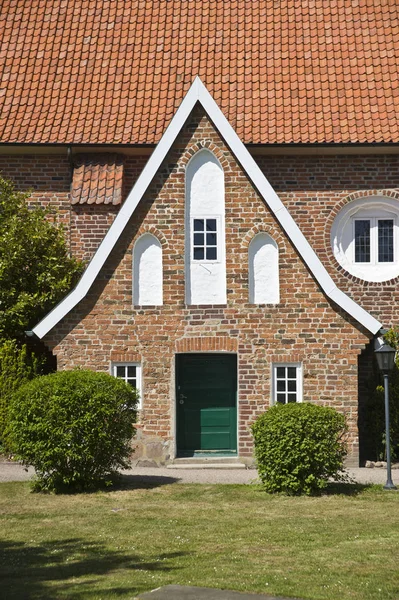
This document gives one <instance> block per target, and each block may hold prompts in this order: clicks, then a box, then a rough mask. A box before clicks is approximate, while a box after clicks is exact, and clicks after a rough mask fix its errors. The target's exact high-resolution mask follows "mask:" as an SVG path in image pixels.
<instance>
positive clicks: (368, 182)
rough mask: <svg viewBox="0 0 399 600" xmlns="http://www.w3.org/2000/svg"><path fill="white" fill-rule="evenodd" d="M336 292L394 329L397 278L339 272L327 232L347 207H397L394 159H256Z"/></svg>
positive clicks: (397, 161) (398, 174) (398, 179)
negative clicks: (383, 202) (359, 201)
mask: <svg viewBox="0 0 399 600" xmlns="http://www.w3.org/2000/svg"><path fill="white" fill-rule="evenodd" d="M256 160H257V162H258V164H259V166H260V167H261V169H262V171H263V172H264V174H265V175H266V177H267V178H268V179H269V182H270V184H271V185H272V186H273V187H274V189H275V190H276V192H277V193H278V194H279V196H280V198H281V199H282V201H283V202H284V204H285V206H286V207H287V209H288V210H289V211H290V213H291V215H292V216H293V217H294V219H295V220H296V222H297V223H298V225H299V227H300V228H301V230H302V232H303V233H304V235H305V236H306V238H307V239H308V241H309V243H310V244H311V246H312V247H313V249H314V250H315V251H316V252H317V254H318V256H319V258H320V259H321V261H322V263H323V264H324V266H325V267H326V268H327V270H328V271H329V273H330V275H331V277H332V278H333V280H334V282H335V283H336V284H337V286H338V287H339V288H340V289H341V290H342V291H344V292H346V293H347V294H348V295H349V296H350V297H351V298H353V300H355V302H357V303H358V304H360V305H361V306H363V308H365V309H366V310H367V311H369V312H370V313H371V314H373V315H374V316H375V317H376V318H377V319H379V320H381V322H382V323H383V325H384V326H385V327H390V326H391V325H394V324H399V277H397V278H395V279H394V280H391V281H388V282H384V283H371V282H366V281H362V280H360V279H357V278H356V277H353V276H352V275H350V274H349V273H347V272H345V271H343V269H342V267H340V265H339V264H338V263H337V261H336V260H335V258H334V256H333V254H332V250H331V242H330V236H331V226H332V223H333V221H334V218H335V216H336V215H337V213H338V212H339V210H340V208H342V207H343V206H344V205H345V204H346V203H347V202H348V201H350V200H351V199H354V198H357V197H359V196H361V195H364V196H367V195H369V194H371V193H376V192H378V193H382V194H386V195H387V196H390V197H392V196H394V197H396V198H397V199H398V201H399V155H385V156H381V155H372V156H353V155H344V156H282V157H271V156H270V157H269V156H262V157H256Z"/></svg>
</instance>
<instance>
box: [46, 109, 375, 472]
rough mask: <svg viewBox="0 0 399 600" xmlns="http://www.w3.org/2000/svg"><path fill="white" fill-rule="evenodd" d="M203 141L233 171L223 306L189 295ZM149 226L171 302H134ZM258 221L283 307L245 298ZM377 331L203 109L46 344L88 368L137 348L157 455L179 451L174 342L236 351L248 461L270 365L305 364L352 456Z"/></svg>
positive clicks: (309, 387)
mask: <svg viewBox="0 0 399 600" xmlns="http://www.w3.org/2000/svg"><path fill="white" fill-rule="evenodd" d="M202 147H207V148H209V149H210V150H212V151H213V152H214V153H215V155H216V156H217V158H218V159H219V160H220V162H221V164H222V167H223V169H224V173H225V199H226V244H227V247H226V257H227V261H226V267H227V299H228V301H227V305H220V306H186V305H185V287H184V286H185V279H184V254H185V250H184V247H185V226H184V221H185V218H184V217H185V166H186V164H187V162H188V160H189V158H190V157H191V156H192V155H193V154H194V153H195V152H196V151H197V150H199V149H200V148H202ZM276 187H277V186H276ZM149 228H150V230H151V231H152V232H155V233H154V235H157V232H158V235H159V237H160V241H161V244H162V250H163V266H164V304H163V306H161V307H136V306H132V249H133V246H134V243H135V240H136V239H137V238H138V237H139V236H140V235H141V234H142V233H143V232H144V231H145V230H149ZM257 231H267V232H268V233H269V234H270V235H271V236H272V237H273V239H274V240H275V241H276V242H277V244H278V246H279V256H280V286H281V300H280V303H279V304H278V305H251V304H249V302H248V267H247V265H248V245H249V242H250V240H251V239H252V237H253V235H254V234H255V233H256V232H257ZM216 339H217V340H219V341H218V342H216V341H214V340H216ZM368 339H369V338H368V334H367V333H366V332H365V331H362V330H361V328H360V327H359V326H358V325H357V324H356V323H354V322H353V321H352V320H351V318H350V317H349V316H348V315H346V314H344V313H342V311H341V310H340V309H338V308H337V307H335V306H332V305H331V303H330V302H329V301H327V299H326V298H325V296H324V295H323V294H322V292H321V291H320V289H319V287H318V286H317V284H316V283H315V281H314V279H313V277H312V276H311V275H310V273H309V272H308V270H307V268H306V267H305V265H304V264H303V262H302V261H301V259H300V258H299V256H298V254H297V252H296V250H295V249H294V248H293V246H292V245H291V243H290V242H289V240H288V239H287V237H286V236H285V234H284V232H283V231H282V230H281V228H280V227H279V226H278V224H277V223H276V221H275V219H274V218H273V216H272V215H271V214H270V212H269V210H268V208H267V206H265V204H264V203H263V201H261V200H260V198H259V196H258V194H257V192H256V191H255V190H254V189H253V187H252V186H251V184H250V183H249V181H248V180H247V178H246V176H245V174H244V173H243V172H242V170H241V168H240V167H239V166H238V165H237V163H236V161H235V160H234V158H233V156H232V155H231V153H230V151H229V149H228V148H227V147H226V146H225V145H224V143H223V142H222V140H221V139H220V137H219V135H218V134H217V132H216V131H215V130H214V129H213V126H212V125H211V124H210V123H209V121H208V120H207V118H206V117H205V116H204V115H203V113H202V112H201V111H199V110H196V111H194V113H193V115H192V118H191V119H190V120H189V122H188V123H187V124H186V126H185V128H184V129H183V131H182V132H181V134H180V135H179V137H178V139H177V140H176V142H175V144H174V146H173V148H172V150H171V151H170V153H169V154H168V156H167V158H166V159H165V161H164V164H163V165H162V166H161V168H160V169H159V172H158V174H157V176H156V177H155V178H154V180H153V182H152V184H151V185H150V187H149V189H148V190H147V193H146V194H145V196H144V198H143V199H142V201H141V202H140V204H139V206H138V207H137V210H136V212H135V214H134V215H133V217H132V219H131V220H130V222H129V224H128V225H127V227H126V228H125V231H124V233H123V235H122V236H121V238H120V240H119V242H118V243H117V245H116V247H115V248H114V250H113V251H112V253H111V255H110V257H109V258H108V260H107V262H106V264H105V266H104V267H103V269H102V271H101V273H100V274H99V277H98V279H97V281H96V283H95V284H94V285H93V287H92V289H91V291H90V293H89V294H88V296H87V297H86V299H85V300H83V301H82V302H81V303H80V304H79V305H78V306H77V307H76V308H75V309H74V310H73V311H71V313H70V314H69V315H67V317H65V319H64V320H63V321H62V322H61V323H60V324H59V325H58V326H57V327H56V328H55V329H54V330H53V331H52V332H50V333H49V334H48V336H47V338H46V343H47V344H48V345H49V346H50V347H51V348H52V349H53V351H54V353H55V354H56V355H57V357H58V366H59V368H62V369H65V368H73V367H76V366H82V367H86V368H91V369H96V370H104V371H109V366H110V361H111V360H112V357H114V356H118V360H121V357H123V356H125V357H126V358H125V360H128V357H130V356H132V355H134V356H135V357H139V358H140V361H141V363H142V370H143V409H142V411H141V435H143V436H144V437H145V436H147V437H148V439H151V440H152V443H153V441H154V439H158V440H159V443H160V447H161V446H162V448H163V450H162V452H163V455H162V456H159V457H158V458H157V460H161V461H162V460H165V458H166V457H167V456H173V455H174V452H175V447H174V414H175V405H174V396H175V391H174V388H175V381H174V379H175V372H174V361H175V354H176V352H186V351H187V352H190V351H220V352H223V351H233V352H237V355H238V378H239V389H238V413H239V416H238V429H239V455H240V456H241V457H242V458H243V459H247V460H250V457H251V456H252V439H251V435H250V431H249V426H250V424H251V422H252V421H253V420H254V419H255V418H256V416H257V415H258V414H259V413H260V412H262V411H263V410H265V409H266V408H267V407H268V406H269V405H270V385H271V381H270V379H271V365H272V363H273V362H302V363H303V372H304V390H303V395H304V400H305V401H311V402H315V403H322V404H324V405H329V406H334V407H336V408H337V409H338V410H341V411H343V412H345V414H346V415H347V418H348V423H349V429H350V433H349V444H350V452H351V456H352V458H353V460H354V461H355V460H356V457H357V454H358V433H357V417H358V410H357V375H358V369H357V361H358V355H359V354H360V352H361V351H362V350H363V349H364V347H365V345H366V344H367V343H368ZM206 340H209V341H206ZM222 340H225V341H222ZM213 345H215V347H214V348H213ZM114 360H115V359H114Z"/></svg>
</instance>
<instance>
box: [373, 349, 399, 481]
mask: <svg viewBox="0 0 399 600" xmlns="http://www.w3.org/2000/svg"><path fill="white" fill-rule="evenodd" d="M395 353H396V351H395V349H394V348H392V346H390V345H389V344H386V343H385V342H384V343H383V345H382V346H381V347H380V348H378V350H376V351H375V355H376V358H377V363H378V368H379V369H380V371H382V372H383V374H384V398H385V444H386V451H387V482H386V484H385V485H384V490H396V489H397V488H396V486H395V485H394V483H393V481H392V473H391V440H390V426H389V378H388V373H389V371H392V369H393V367H394V364H395Z"/></svg>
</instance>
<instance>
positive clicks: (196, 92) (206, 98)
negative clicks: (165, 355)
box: [33, 77, 381, 338]
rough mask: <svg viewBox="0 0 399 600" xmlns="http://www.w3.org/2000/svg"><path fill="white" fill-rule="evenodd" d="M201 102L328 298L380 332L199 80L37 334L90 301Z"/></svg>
mask: <svg viewBox="0 0 399 600" xmlns="http://www.w3.org/2000/svg"><path fill="white" fill-rule="evenodd" d="M196 102H199V103H200V104H201V105H202V107H203V108H204V110H205V112H206V113H207V115H208V117H209V118H210V119H211V121H212V122H213V124H214V126H215V127H216V129H217V130H218V132H219V133H220V135H221V137H222V138H223V139H224V141H225V142H226V144H227V145H228V146H229V147H230V150H231V151H232V153H233V154H234V156H235V157H236V159H237V160H238V162H239V163H240V164H241V166H242V168H243V169H244V171H245V172H246V174H247V176H248V177H249V179H250V180H251V182H252V183H253V185H254V186H255V188H256V189H257V190H258V192H259V194H260V195H261V196H262V197H263V199H264V201H265V202H266V204H267V205H268V207H269V208H270V210H271V211H272V212H273V214H274V215H275V217H276V219H277V220H278V222H279V223H280V225H281V227H282V228H283V229H284V231H285V233H286V234H287V236H288V237H289V238H290V240H291V242H292V243H293V244H294V246H295V247H296V249H297V251H298V252H299V254H300V256H301V257H302V259H303V261H304V262H305V264H306V265H307V267H308V268H309V270H310V272H311V273H312V275H313V276H314V278H315V279H316V281H317V282H318V284H319V285H320V287H321V288H322V290H323V291H324V293H325V294H326V295H327V296H328V297H329V298H330V299H331V300H332V301H333V302H335V303H336V304H338V306H340V307H341V308H343V309H344V310H345V311H346V312H347V313H348V314H350V315H351V316H352V317H354V318H355V319H356V320H357V321H358V322H359V323H360V324H361V325H363V326H364V327H365V328H366V329H368V330H369V331H370V332H371V333H377V331H379V330H380V328H381V323H379V322H378V321H377V320H376V319H375V318H374V317H372V316H371V315H370V314H369V313H368V312H367V311H365V310H364V309H363V308H361V306H359V305H358V304H356V302H354V301H353V300H351V298H349V296H347V295H346V294H344V293H343V292H342V291H341V290H339V289H338V288H337V287H336V285H335V284H334V282H333V280H332V279H331V277H330V276H329V274H328V273H327V271H326V269H325V268H324V266H323V265H322V263H321V262H320V260H319V258H318V257H317V255H316V253H315V252H314V250H313V249H312V248H311V246H310V244H309V243H308V241H307V240H306V238H305V237H304V235H303V234H302V232H301V231H300V229H299V227H298V226H297V224H296V223H295V221H294V219H293V218H292V217H291V215H290V214H289V212H288V211H287V209H286V208H285V206H284V205H283V203H282V202H281V200H280V198H279V197H278V196H277V194H276V192H275V191H274V190H273V188H272V187H271V185H270V184H269V182H268V181H267V179H266V177H265V176H264V175H263V173H262V171H261V170H260V168H259V167H258V165H257V164H256V162H255V161H254V159H253V158H252V156H251V155H250V153H249V152H248V150H247V149H246V147H245V146H244V144H243V143H242V142H241V140H240V139H239V137H238V136H237V134H236V132H235V131H234V129H233V128H232V127H231V125H230V124H229V122H228V121H227V119H226V117H225V116H224V115H223V113H222V111H221V110H220V108H219V107H218V106H217V104H216V102H215V101H214V99H213V98H212V96H211V95H210V94H209V92H208V90H207V89H206V88H205V86H204V85H203V83H202V82H201V80H200V79H199V77H196V78H195V80H194V82H193V84H192V85H191V87H190V89H189V91H188V92H187V94H186V96H185V97H184V99H183V101H182V103H181V104H180V106H179V108H178V110H177V112H176V114H175V116H174V117H173V119H172V121H171V122H170V124H169V126H168V128H167V129H166V131H165V133H164V135H163V136H162V138H161V140H160V141H159V143H158V145H157V146H156V148H155V150H154V152H153V153H152V155H151V156H150V158H149V160H148V162H147V164H146V166H145V167H144V169H143V171H142V173H141V175H140V177H139V178H138V180H137V181H136V183H135V185H134V186H133V189H132V190H131V192H130V194H129V195H128V197H127V199H126V201H125V203H124V204H123V205H122V207H121V209H120V211H119V213H118V214H117V216H116V218H115V220H114V222H113V223H112V225H111V227H110V229H109V230H108V232H107V234H106V236H105V237H104V239H103V241H102V242H101V244H100V246H99V248H98V250H97V252H96V253H95V255H94V256H93V258H92V260H91V261H90V263H89V265H88V267H87V269H86V271H85V272H84V273H83V275H82V277H81V279H80V281H79V283H78V284H77V286H76V287H75V288H74V290H72V292H70V294H68V296H66V297H65V298H64V299H63V300H62V301H61V302H60V303H59V304H58V305H57V306H56V307H55V308H54V309H53V310H52V311H51V312H50V313H49V314H48V315H47V316H46V317H44V319H43V320H42V321H40V323H38V325H36V327H34V329H33V333H35V334H36V335H37V336H38V337H39V338H43V337H44V336H45V335H46V334H47V333H48V332H49V331H50V330H51V329H52V328H53V327H54V326H55V325H56V324H57V323H59V321H60V320H61V319H63V318H64V317H65V316H66V315H67V314H68V313H69V312H70V311H71V310H72V309H73V308H74V307H75V306H76V305H77V304H78V303H79V302H80V301H81V300H83V298H84V297H85V296H86V294H87V293H88V291H89V289H90V287H91V286H92V284H93V282H94V280H95V279H96V277H97V275H98V274H99V272H100V269H101V268H102V266H103V265H104V263H105V261H106V260H107V258H108V256H109V254H110V252H111V250H112V249H113V247H114V246H115V244H116V242H117V241H118V239H119V237H120V235H121V233H122V232H123V230H124V228H125V227H126V225H127V223H128V221H129V219H130V217H131V216H132V214H133V212H134V211H135V209H136V207H137V205H138V203H139V202H140V200H141V198H142V197H143V195H144V193H145V192H146V190H147V188H148V187H149V185H150V183H151V181H152V179H153V178H154V176H155V175H156V173H157V171H158V169H159V167H160V166H161V164H162V162H163V160H164V159H165V157H166V155H167V153H168V151H169V150H170V148H171V146H172V144H173V142H174V141H175V139H176V137H177V136H178V134H179V133H180V131H181V130H182V128H183V126H184V124H185V122H186V120H187V119H188V117H189V116H190V113H191V111H192V110H193V108H194V106H195V104H196Z"/></svg>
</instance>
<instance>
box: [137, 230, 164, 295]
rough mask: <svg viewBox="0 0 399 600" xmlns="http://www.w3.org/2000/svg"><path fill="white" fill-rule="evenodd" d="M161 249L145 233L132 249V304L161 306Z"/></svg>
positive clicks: (155, 240) (156, 240)
mask: <svg viewBox="0 0 399 600" xmlns="http://www.w3.org/2000/svg"><path fill="white" fill-rule="evenodd" d="M162 279H163V273H162V247H161V243H160V242H159V240H158V239H157V238H156V237H155V236H153V235H151V234H150V233H145V234H144V235H142V236H141V237H140V238H139V239H138V240H137V242H136V243H135V245H134V248H133V304H139V305H141V306H146V305H147V306H149V305H151V306H154V305H155V306H160V305H162V304H163V285H162V284H163V281H162Z"/></svg>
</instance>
